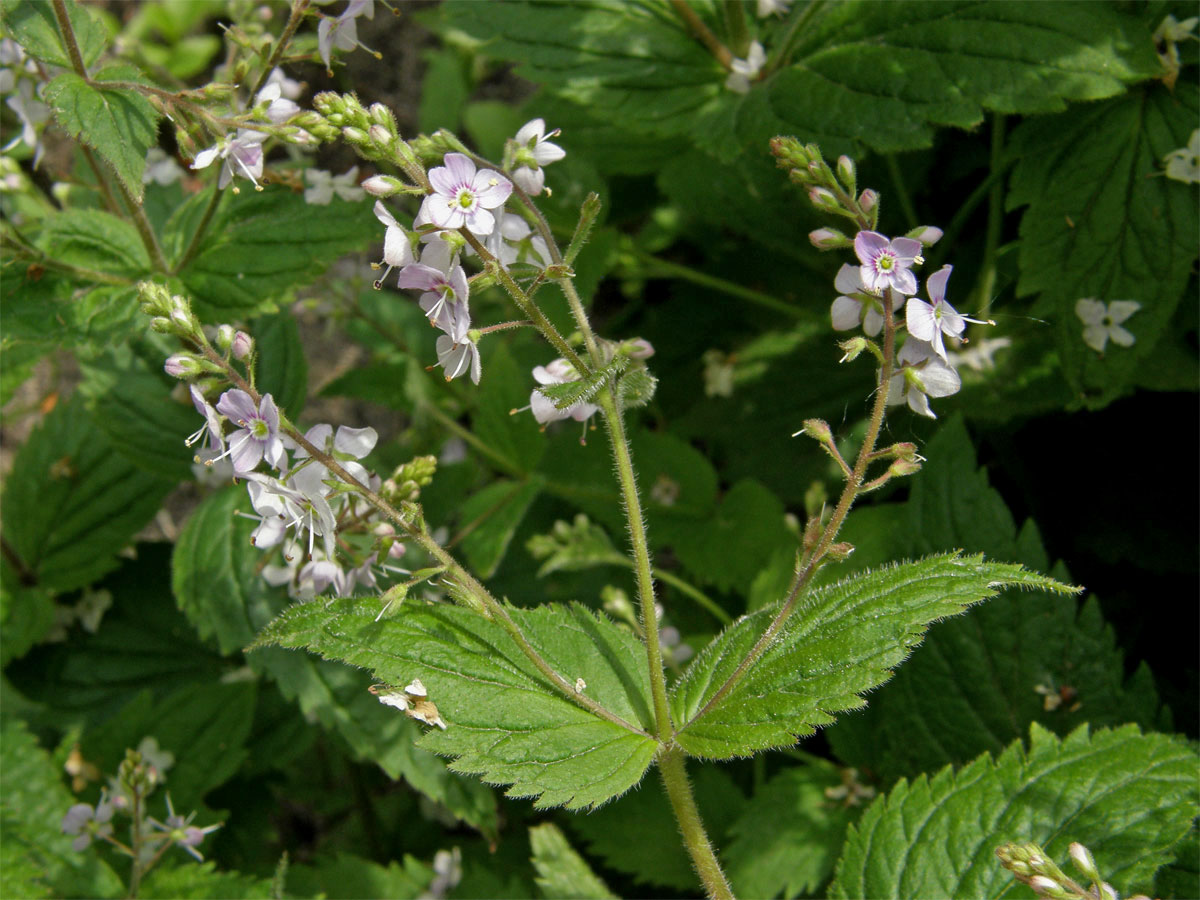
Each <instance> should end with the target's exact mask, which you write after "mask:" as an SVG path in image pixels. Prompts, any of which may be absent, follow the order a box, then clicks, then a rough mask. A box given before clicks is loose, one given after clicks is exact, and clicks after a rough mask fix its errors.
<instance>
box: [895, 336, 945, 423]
mask: <svg viewBox="0 0 1200 900" xmlns="http://www.w3.org/2000/svg"><path fill="white" fill-rule="evenodd" d="M896 366H897V371H896V374H895V375H893V376H892V378H891V381H889V382H888V396H887V403H888V405H889V406H894V405H896V404H899V403H904V402H906V401H907V402H908V406H909V408H910V409H911V410H912V411H913V412H915V413H920V414H921V415H923V416H928V417H929V418H931V419H936V418H937V416H935V415H934V414H933V410H932V409H930V408H929V398H930V397H949V396H950V395H951V394H955V393H958V389H959V388H960V387H962V380H961V379H960V378H959V377H958V373H957V372H955V371H954V369H953V368H952V367H951V366H950V365H948V364H947V363H944V362H942V360H940V359H938V356H937V354H936V353H935V352H934V349H933V346H932V345H930V344H927V343H925V342H924V341H919V340H916V339H914V338H913V337H911V336H910V337H909V339H908V340H907V341H906V342H905V343H904V346H903V347H901V348H900V352H899V353H897V354H896Z"/></svg>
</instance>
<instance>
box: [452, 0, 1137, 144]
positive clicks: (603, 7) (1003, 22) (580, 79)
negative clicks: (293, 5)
mask: <svg viewBox="0 0 1200 900" xmlns="http://www.w3.org/2000/svg"><path fill="white" fill-rule="evenodd" d="M713 6H715V4H714V5H709V4H698V5H697V6H696V9H697V10H698V12H699V13H700V14H701V16H702V17H705V16H711V15H712V13H713ZM449 13H450V15H449V18H450V21H451V22H452V23H453V24H454V25H455V26H456V27H458V28H461V29H463V30H465V31H467V32H468V33H470V34H471V35H473V36H475V37H477V38H480V39H481V40H484V41H487V45H486V47H487V52H489V53H490V54H492V55H493V56H497V57H500V58H503V59H511V60H514V61H516V62H518V63H519V64H520V65H519V68H518V72H519V73H520V74H522V75H524V76H525V77H527V78H530V79H531V80H534V81H538V82H541V83H544V84H546V85H548V86H549V87H550V89H551V90H552V91H554V92H555V93H556V94H558V95H559V96H561V97H563V98H564V99H567V100H570V101H572V102H575V103H578V104H581V105H584V106H587V107H589V108H591V109H593V110H597V111H599V113H600V114H601V115H603V117H604V118H605V120H606V121H610V122H615V123H617V124H618V127H620V128H621V129H622V130H626V131H634V132H650V133H653V134H656V135H661V136H667V137H672V136H680V135H686V136H687V137H688V138H689V139H690V140H692V141H693V142H694V143H695V144H696V145H698V146H700V147H702V148H705V149H707V150H709V151H710V152H715V153H717V154H718V155H721V156H724V157H726V158H731V157H733V156H736V155H737V153H738V152H739V151H740V150H741V149H742V148H744V147H746V146H749V145H754V144H761V143H762V142H764V141H765V140H766V139H768V138H769V137H771V136H772V135H774V134H778V133H780V132H788V131H790V132H795V133H798V134H802V135H803V136H804V138H805V140H816V141H817V142H819V143H821V144H822V145H823V146H826V145H827V149H828V150H831V151H834V152H841V151H843V150H844V151H852V150H854V149H855V148H858V149H859V150H861V149H862V147H863V145H866V146H869V147H872V148H874V149H877V150H882V151H897V150H908V149H915V148H919V147H925V146H929V145H930V143H931V141H932V137H933V132H934V128H935V127H937V126H945V125H950V126H956V127H960V128H970V127H972V126H974V125H977V124H978V123H979V122H980V121H982V118H983V113H984V110H995V111H999V112H1009V113H1036V112H1051V111H1058V110H1061V109H1063V108H1064V107H1065V105H1066V101H1069V100H1094V99H1100V98H1104V97H1111V96H1114V95H1116V94H1118V93H1120V92H1121V91H1123V90H1124V89H1125V86H1126V85H1127V84H1128V83H1130V82H1132V81H1136V80H1139V79H1142V78H1147V77H1151V76H1153V75H1154V74H1155V73H1156V72H1157V70H1158V62H1157V60H1156V59H1155V57H1154V54H1153V52H1152V42H1151V41H1150V40H1149V34H1148V33H1147V32H1146V31H1145V27H1144V26H1143V25H1142V24H1141V23H1140V22H1138V21H1137V20H1136V19H1134V18H1132V17H1126V16H1122V15H1120V14H1118V13H1117V12H1115V11H1114V10H1112V9H1111V8H1108V7H1092V6H1088V7H1082V6H1079V5H1078V4H1072V3H1059V2H1053V3H1052V2H1046V3H1020V2H983V3H980V2H970V0H959V2H954V3H948V2H917V0H909V2H898V3H890V4H888V6H887V8H886V10H885V9H884V8H882V7H880V6H878V5H877V4H875V3H873V2H869V0H859V2H852V3H841V4H833V5H829V6H826V7H824V8H823V9H822V10H821V11H820V13H819V14H818V15H817V16H816V17H815V18H814V19H813V20H812V21H810V22H808V23H806V28H805V29H804V30H803V31H801V32H800V33H799V39H798V40H797V41H796V43H795V46H794V48H793V49H792V50H791V52H790V57H789V59H788V60H786V61H785V62H786V64H785V65H783V66H782V67H781V68H780V69H779V70H778V71H777V72H776V73H775V74H774V75H773V76H771V77H769V78H768V79H767V80H765V81H764V82H761V83H758V84H756V85H754V86H752V88H751V90H750V92H749V94H746V95H741V94H735V93H733V92H732V91H729V90H728V89H726V88H725V87H724V81H725V78H726V75H727V73H726V71H725V70H724V69H723V68H722V67H721V66H720V65H719V64H718V63H717V61H716V60H715V58H714V57H713V56H711V55H710V54H709V53H708V51H707V50H705V49H704V47H703V46H702V45H701V44H700V42H699V41H697V40H695V39H694V38H692V37H691V36H690V35H689V34H688V32H687V29H686V26H685V25H684V23H683V22H682V20H681V19H679V18H678V17H677V16H676V15H675V14H674V13H673V11H672V9H671V7H670V6H669V5H668V4H667V3H665V2H656V0H642V2H618V0H590V2H586V3H581V2H572V3H566V2H563V3H538V2H524V3H506V4H503V5H496V4H486V5H482V6H481V5H480V4H475V3H467V2H458V3H454V4H452V5H451V6H450V9H449ZM793 15H799V12H795V13H793ZM775 33H776V34H780V32H775ZM763 37H764V42H765V44H766V48H767V53H768V57H770V56H771V54H772V53H777V52H778V51H779V50H780V47H779V46H778V43H777V42H776V41H774V40H772V38H771V36H770V34H769V33H768V34H766V35H763Z"/></svg>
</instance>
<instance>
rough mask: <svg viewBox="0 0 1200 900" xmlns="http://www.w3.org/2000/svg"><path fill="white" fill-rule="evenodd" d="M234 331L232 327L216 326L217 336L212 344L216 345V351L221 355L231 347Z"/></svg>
mask: <svg viewBox="0 0 1200 900" xmlns="http://www.w3.org/2000/svg"><path fill="white" fill-rule="evenodd" d="M236 330H237V329H235V328H234V327H233V326H232V325H219V326H217V336H216V339H215V340H214V341H213V343H215V344H216V345H217V349H218V350H220V351H221V352H222V353H224V352H225V351H226V350H228V349H229V348H230V347H232V346H233V335H234V334H235V332H236Z"/></svg>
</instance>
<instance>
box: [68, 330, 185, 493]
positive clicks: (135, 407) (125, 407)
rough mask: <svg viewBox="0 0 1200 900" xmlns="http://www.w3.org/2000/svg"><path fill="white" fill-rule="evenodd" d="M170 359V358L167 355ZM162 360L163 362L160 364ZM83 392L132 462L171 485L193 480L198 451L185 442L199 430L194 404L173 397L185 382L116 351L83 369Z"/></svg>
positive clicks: (99, 420) (96, 419)
mask: <svg viewBox="0 0 1200 900" xmlns="http://www.w3.org/2000/svg"><path fill="white" fill-rule="evenodd" d="M164 358H165V357H164ZM156 362H157V360H156ZM81 368H82V369H83V375H84V377H83V381H82V383H81V384H80V386H79V393H80V395H81V396H82V397H84V399H86V400H87V405H88V412H89V414H90V415H91V417H92V421H93V422H94V423H95V424H96V427H98V428H99V429H100V430H101V431H103V432H104V433H105V434H106V435H108V437H109V439H110V440H111V441H112V442H113V446H114V448H115V449H116V450H117V452H118V453H120V454H121V455H122V456H123V457H125V458H126V459H128V460H129V461H130V462H131V463H133V464H134V465H136V466H137V467H138V468H140V469H142V470H143V471H146V472H151V473H153V474H154V475H155V476H158V477H160V478H162V479H164V480H166V481H183V480H186V479H190V478H191V464H192V458H193V456H194V453H193V451H192V450H190V449H188V447H187V446H186V444H185V443H184V442H185V441H186V440H187V437H188V435H189V434H191V433H192V432H193V431H195V430H196V428H197V427H198V425H197V421H198V419H199V416H198V415H197V414H196V410H195V408H194V407H193V406H192V404H191V401H190V400H185V401H184V402H182V403H181V402H179V401H177V400H174V399H172V392H173V390H174V388H175V386H176V385H177V384H178V383H179V382H178V381H176V380H175V379H172V378H168V377H167V376H166V375H164V374H163V372H162V366H161V364H159V365H156V366H155V368H153V369H152V368H151V367H150V365H149V364H147V362H146V361H145V360H144V359H142V358H140V357H138V356H136V355H134V354H132V353H130V352H128V347H123V348H119V349H115V350H113V351H110V352H108V353H105V354H103V355H100V356H98V357H97V358H95V359H93V360H91V361H89V362H85V363H83V364H82V365H81Z"/></svg>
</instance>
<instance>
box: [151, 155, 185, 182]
mask: <svg viewBox="0 0 1200 900" xmlns="http://www.w3.org/2000/svg"><path fill="white" fill-rule="evenodd" d="M182 177H183V169H181V168H179V164H178V163H176V162H175V160H174V159H172V158H171V157H169V156H167V154H166V153H164V152H163V151H162V150H161V149H159V148H158V147H151V148H150V149H149V150H148V151H147V152H146V168H145V170H144V171H143V172H142V183H143V184H149V183H150V182H152V181H153V182H154V183H155V184H162V185H167V184H174V183H175V182H176V181H178V180H179V179H180V178H182Z"/></svg>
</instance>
